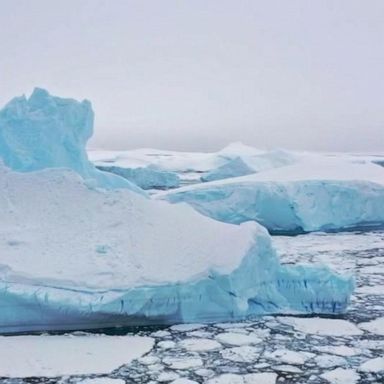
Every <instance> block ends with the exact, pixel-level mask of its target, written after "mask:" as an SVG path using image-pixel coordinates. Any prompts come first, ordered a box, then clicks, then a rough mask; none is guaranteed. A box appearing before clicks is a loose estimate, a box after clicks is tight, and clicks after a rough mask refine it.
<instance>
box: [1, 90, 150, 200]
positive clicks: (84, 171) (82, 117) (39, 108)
mask: <svg viewBox="0 0 384 384" xmlns="http://www.w3.org/2000/svg"><path fill="white" fill-rule="evenodd" d="M93 119H94V114H93V111H92V107H91V103H90V102H89V101H87V100H84V101H82V102H78V101H76V100H73V99H63V98H59V97H54V96H51V95H50V94H49V93H48V92H47V91H46V90H44V89H40V88H35V90H34V91H33V93H32V95H31V96H30V97H29V98H26V97H25V96H21V97H16V98H14V99H13V100H11V101H10V102H9V103H8V104H7V105H6V106H5V107H4V108H3V109H2V110H1V111H0V158H1V159H2V160H3V162H4V163H5V164H6V165H7V166H8V167H10V168H12V169H14V170H16V171H20V172H29V171H35V170H39V169H44V168H69V169H72V170H74V171H76V172H77V173H78V174H79V175H81V176H82V177H83V178H84V179H85V180H87V182H88V183H90V184H92V185H95V186H99V187H103V188H128V189H131V190H134V191H136V192H139V193H143V191H141V190H140V188H137V186H136V185H134V184H132V183H130V182H129V181H127V180H125V179H124V178H122V177H118V176H115V175H113V174H111V173H106V172H101V171H99V170H97V169H96V168H95V167H94V166H93V164H92V163H91V162H90V161H89V160H88V157H87V152H86V149H85V145H86V143H87V141H88V139H89V138H90V137H91V136H92V133H93Z"/></svg>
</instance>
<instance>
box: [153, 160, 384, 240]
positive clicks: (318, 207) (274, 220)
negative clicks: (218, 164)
mask: <svg viewBox="0 0 384 384" xmlns="http://www.w3.org/2000/svg"><path fill="white" fill-rule="evenodd" d="M159 198H165V199H167V200H168V201H170V202H172V203H177V202H187V203H189V204H190V205H192V206H193V207H194V208H196V209H197V210H198V211H199V212H201V213H203V214H205V215H207V216H209V217H212V218H214V219H217V220H220V221H224V222H228V223H236V224H239V223H242V222H246V221H251V220H253V221H257V222H259V223H261V224H262V225H263V226H265V227H266V228H268V229H269V230H270V231H271V232H287V233H298V232H303V231H304V232H306V231H319V230H321V231H327V230H342V229H347V228H358V227H364V226H365V227H367V226H375V225H383V224H384V170H383V168H382V167H380V166H377V165H374V164H369V163H367V164H359V163H352V162H348V161H344V160H339V159H335V158H326V157H321V156H307V157H304V158H303V160H301V161H300V162H298V163H296V164H293V165H290V166H285V167H281V168H276V169H272V170H268V171H264V172H261V173H258V174H253V175H249V176H243V177H237V178H232V179H226V180H223V181H214V182H210V183H204V184H199V185H193V186H189V187H184V188H180V189H177V190H174V191H171V192H169V193H166V194H164V195H160V196H159Z"/></svg>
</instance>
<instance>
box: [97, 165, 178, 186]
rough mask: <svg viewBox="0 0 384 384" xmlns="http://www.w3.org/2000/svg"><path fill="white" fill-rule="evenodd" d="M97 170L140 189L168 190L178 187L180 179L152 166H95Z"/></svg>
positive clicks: (175, 174)
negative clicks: (115, 176) (119, 177)
mask: <svg viewBox="0 0 384 384" xmlns="http://www.w3.org/2000/svg"><path fill="white" fill-rule="evenodd" d="M96 168H97V169H100V170H101V171H105V172H111V173H114V174H116V175H118V176H121V177H124V178H125V179H127V180H129V181H130V182H131V183H133V184H136V185H137V186H138V187H140V188H142V189H170V188H177V187H179V186H180V177H179V176H178V175H177V173H175V172H170V171H163V170H160V169H156V168H154V167H152V166H148V167H137V168H136V167H132V168H130V167H122V166H117V165H106V164H103V165H96Z"/></svg>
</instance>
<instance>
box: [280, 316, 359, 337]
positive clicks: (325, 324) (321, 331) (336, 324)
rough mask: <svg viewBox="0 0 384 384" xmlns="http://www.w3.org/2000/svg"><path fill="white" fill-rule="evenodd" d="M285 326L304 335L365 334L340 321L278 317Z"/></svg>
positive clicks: (344, 321) (348, 323) (354, 326)
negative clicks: (291, 327) (290, 326)
mask: <svg viewBox="0 0 384 384" xmlns="http://www.w3.org/2000/svg"><path fill="white" fill-rule="evenodd" d="M278 320H279V321H280V322H282V323H283V324H287V325H292V326H293V327H294V328H295V329H296V330H298V331H300V332H304V333H311V334H315V335H325V336H354V335H361V334H362V333H363V332H362V331H361V330H360V329H359V328H357V327H356V325H354V324H353V323H351V322H349V321H346V320H339V319H323V318H319V317H313V318H300V317H278Z"/></svg>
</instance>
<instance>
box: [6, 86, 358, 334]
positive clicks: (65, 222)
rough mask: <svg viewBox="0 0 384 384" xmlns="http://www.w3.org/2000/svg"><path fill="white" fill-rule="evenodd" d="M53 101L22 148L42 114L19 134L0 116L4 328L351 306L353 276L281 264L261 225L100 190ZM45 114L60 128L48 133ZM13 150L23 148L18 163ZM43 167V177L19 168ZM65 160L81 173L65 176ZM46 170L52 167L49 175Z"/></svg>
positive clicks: (217, 317)
mask: <svg viewBox="0 0 384 384" xmlns="http://www.w3.org/2000/svg"><path fill="white" fill-rule="evenodd" d="M38 93H40V91H38ZM33 99H34V98H32V100H33ZM44 99H45V100H46V103H47V105H45V104H44V103H41V105H40V107H39V108H38V112H37V113H36V114H37V117H38V119H37V120H38V121H41V126H40V124H38V123H36V126H34V127H35V128H36V129H34V130H30V132H28V134H26V133H25V132H24V129H21V137H22V138H25V140H24V141H23V140H21V142H22V144H23V145H21V144H20V140H19V139H20V138H19V137H18V134H17V132H18V127H20V126H21V127H25V129H28V126H29V125H28V124H29V123H30V120H31V117H30V115H31V114H32V115H33V113H32V111H29V113H28V114H27V115H25V114H24V113H21V114H20V119H19V121H18V123H19V124H17V125H16V124H15V125H14V126H13V129H14V130H15V132H10V131H11V128H10V127H9V125H6V127H7V130H3V127H2V126H1V121H4V120H0V131H2V134H3V135H2V136H0V148H1V156H2V157H3V158H4V159H5V161H6V162H7V165H8V167H6V166H3V165H1V166H0V191H1V194H0V216H1V221H0V255H1V258H0V306H1V311H0V332H21V331H32V330H52V329H84V328H97V327H106V326H116V325H140V324H148V323H156V324H159V323H176V322H177V323H179V322H195V321H204V322H210V321H218V320H222V321H224V320H230V319H240V318H244V317H247V316H252V315H257V314H264V313H292V312H295V313H297V312H299V313H328V314H329V313H340V312H343V311H344V310H345V309H346V306H347V304H348V301H349V297H350V295H351V292H352V290H353V281H352V280H351V278H350V277H343V276H340V275H337V274H335V273H333V272H332V271H330V270H329V269H328V268H326V267H309V266H308V267H307V266H283V265H280V263H279V260H278V257H277V255H276V253H275V252H274V250H273V248H272V245H271V240H270V237H269V235H268V233H267V232H266V230H265V229H264V228H263V227H261V226H260V225H258V224H257V223H245V224H242V225H231V224H226V223H221V222H219V221H215V220H212V219H210V218H207V217H205V216H203V215H200V214H199V213H197V212H196V211H195V210H194V209H192V208H191V207H189V206H188V205H186V204H182V205H177V206H172V205H170V204H168V203H167V202H161V201H154V200H150V199H148V198H145V197H143V196H141V195H140V194H137V193H133V192H132V191H130V190H129V188H128V189H123V188H118V189H113V188H109V189H106V188H96V186H97V185H94V184H90V183H89V182H88V180H87V179H86V180H85V179H84V174H83V173H82V171H81V166H82V165H84V164H85V165H86V166H88V164H87V163H84V162H85V160H86V159H85V160H84V157H83V156H78V157H76V156H75V157H76V158H77V160H73V163H71V161H70V159H71V154H72V153H74V154H79V153H81V151H82V150H84V148H82V149H81V148H77V147H76V145H75V147H74V148H73V149H72V147H71V146H67V145H66V141H65V140H64V141H63V140H61V138H62V136H61V135H60V134H58V133H57V132H55V131H56V130H58V131H59V132H60V130H61V128H62V124H63V121H67V119H69V120H70V121H72V119H74V116H73V114H72V109H71V108H69V111H67V112H68V113H69V115H70V116H67V115H66V114H64V115H61V114H60V116H59V118H58V119H51V118H50V117H51V108H54V109H56V108H57V105H55V106H53V107H52V106H51V99H50V98H45V97H44ZM55 103H56V104H59V105H61V103H62V101H61V99H56V100H55ZM63 103H64V104H65V101H63ZM32 104H33V103H32ZM21 105H22V106H21V108H22V109H23V108H24V106H23V105H24V102H22V103H21ZM71 105H73V104H72V103H71ZM29 107H30V108H32V106H29ZM2 114H3V115H2V118H4V111H3V112H2ZM5 115H7V113H5ZM46 115H47V116H46ZM12 116H14V111H13V112H12ZM76 116H77V115H76ZM45 117H46V118H47V120H49V122H50V124H49V126H50V130H47V131H46V132H45V133H44V134H43V133H42V132H41V129H42V128H41V127H45V122H46V119H45ZM24 119H26V121H24ZM32 120H33V119H32ZM75 120H76V119H75ZM5 121H7V119H6V118H5ZM55 122H56V123H55ZM27 123H28V124H27ZM78 126H79V125H78V124H66V127H78ZM75 130H76V129H75ZM4 132H6V133H7V135H6V136H4ZM65 132H66V134H65V135H64V136H66V135H67V134H69V136H72V135H75V133H74V132H73V133H72V134H70V133H69V132H68V131H67V130H65ZM4 137H5V138H6V139H8V140H6V139H5V138H4ZM10 137H13V138H14V142H15V143H16V144H15V147H12V145H11V143H12V140H9V138H10ZM40 139H41V140H43V141H42V142H43V143H44V144H45V145H46V146H47V148H49V149H54V148H57V150H58V151H59V152H58V153H60V154H61V158H63V159H65V161H64V160H63V161H60V162H59V161H58V162H57V164H56V162H55V161H54V160H56V157H55V155H54V153H52V156H48V157H44V158H43V159H40V158H39V156H37V154H39V151H38V148H35V147H36V146H40V145H41V143H40V142H39V140H40ZM70 143H72V144H75V143H78V145H79V146H82V145H83V142H82V141H79V140H71V141H70ZM21 149H22V151H21ZM13 150H15V151H19V152H20V151H21V152H22V153H23V156H22V158H21V159H20V163H19V162H17V160H18V155H19V154H18V155H14V156H12V152H13ZM41 155H43V153H42V154H41ZM35 156H36V158H35ZM44 159H45V160H46V161H45V160H44ZM21 160H22V161H21ZM77 161H80V162H81V163H80V164H77ZM36 162H37V163H38V164H39V166H38V167H36V168H37V169H39V170H35V169H34V167H32V169H29V168H28V167H23V166H22V165H21V164H24V165H27V164H35V163H36ZM63 163H69V164H72V165H73V167H70V166H67V168H68V169H63V168H62V167H63ZM9 166H12V168H15V169H17V171H14V170H12V169H10V168H9ZM56 166H57V167H59V168H54V169H53V168H52V167H56ZM45 167H47V168H50V169H40V168H45ZM79 169H80V171H79ZM20 170H22V171H23V172H20ZM28 171H29V172H28ZM102 186H104V184H103V185H102ZM109 187H111V185H109Z"/></svg>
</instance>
